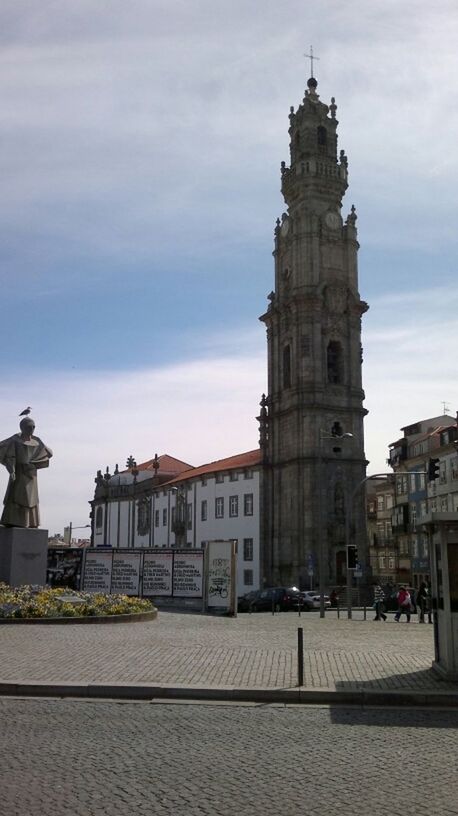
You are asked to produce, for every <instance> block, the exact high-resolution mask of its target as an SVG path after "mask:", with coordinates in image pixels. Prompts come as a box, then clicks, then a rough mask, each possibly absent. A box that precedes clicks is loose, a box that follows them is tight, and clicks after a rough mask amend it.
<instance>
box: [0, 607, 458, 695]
mask: <svg viewBox="0 0 458 816" xmlns="http://www.w3.org/2000/svg"><path fill="white" fill-rule="evenodd" d="M358 615H359V617H360V618H361V617H362V615H361V614H360V613H356V616H358ZM371 617H372V616H371ZM299 626H300V627H302V628H303V631H304V685H303V686H302V687H301V689H298V687H297V629H298V627H299ZM432 629H433V627H432V626H427V625H426V626H419V625H418V623H417V622H416V621H414V620H412V622H411V623H410V624H407V623H400V624H397V623H394V622H393V617H392V616H390V617H389V620H388V622H387V623H381V622H380V623H378V622H377V623H375V622H373V621H372V620H368V621H363V620H361V619H353V620H352V621H348V620H347V619H346V618H343V617H341V618H340V620H337V618H336V615H335V613H334V612H331V613H327V615H326V618H325V619H324V620H320V618H319V616H318V615H317V614H316V613H305V614H303V615H301V617H300V618H299V617H298V616H297V615H295V614H294V613H282V614H279V615H275V616H272V615H271V614H253V615H247V614H246V615H239V617H238V618H236V619H231V618H216V617H209V616H200V615H192V614H179V613H173V612H162V611H160V612H159V615H158V618H157V620H155V621H148V622H145V623H127V624H116V625H108V626H107V625H96V624H95V625H91V626H81V625H75V626H71V625H67V626H58V625H56V626H40V625H37V626H4V627H1V626H0V693H1V694H17V695H20V694H34V695H52V696H61V695H62V696H90V697H98V696H104V697H127V698H144V699H152V698H155V697H168V698H170V697H183V698H188V699H189V698H205V699H222V700H230V699H233V700H236V699H238V700H240V699H244V700H253V701H254V700H258V701H259V700H264V701H279V702H317V703H322V702H328V703H333V702H334V703H340V702H346V703H348V704H350V703H354V704H367V705H369V704H374V705H376V704H377V705H379V704H396V705H398V704H402V705H422V706H423V705H444V706H457V707H458V684H453V683H449V682H445V681H443V680H442V679H440V677H439V676H438V675H437V674H436V673H435V672H434V671H433V670H432V669H431V662H432V660H433V633H432Z"/></svg>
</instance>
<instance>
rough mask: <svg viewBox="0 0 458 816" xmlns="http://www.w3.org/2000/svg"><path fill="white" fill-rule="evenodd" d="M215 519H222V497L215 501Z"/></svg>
mask: <svg viewBox="0 0 458 816" xmlns="http://www.w3.org/2000/svg"><path fill="white" fill-rule="evenodd" d="M215 518H224V498H223V496H218V498H217V499H215Z"/></svg>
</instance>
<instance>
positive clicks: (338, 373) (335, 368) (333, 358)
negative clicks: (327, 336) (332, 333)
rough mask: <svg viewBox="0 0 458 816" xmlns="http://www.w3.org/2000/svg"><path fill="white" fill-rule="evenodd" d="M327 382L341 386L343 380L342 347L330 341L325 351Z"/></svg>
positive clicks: (336, 341) (334, 341)
mask: <svg viewBox="0 0 458 816" xmlns="http://www.w3.org/2000/svg"><path fill="white" fill-rule="evenodd" d="M327 369H328V382H330V383H333V384H334V385H341V384H342V383H343V379H344V372H343V353H342V345H341V343H339V342H338V340H331V341H330V343H329V345H328V350H327Z"/></svg>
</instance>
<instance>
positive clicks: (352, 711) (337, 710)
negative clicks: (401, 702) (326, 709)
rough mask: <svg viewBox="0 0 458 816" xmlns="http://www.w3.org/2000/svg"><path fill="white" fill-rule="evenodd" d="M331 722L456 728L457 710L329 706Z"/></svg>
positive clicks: (457, 726)
mask: <svg viewBox="0 0 458 816" xmlns="http://www.w3.org/2000/svg"><path fill="white" fill-rule="evenodd" d="M330 717H331V722H333V723H334V724H336V725H367V726H376V727H380V726H384V727H386V728H412V727H413V726H414V727H415V728H418V727H420V728H455V729H457V730H458V711H457V710H453V711H450V710H445V709H431V708H428V709H419V708H415V707H414V708H407V707H404V708H402V707H401V708H400V707H393V708H391V707H389V708H388V707H387V706H383V707H381V708H359V707H354V708H347V707H344V706H330Z"/></svg>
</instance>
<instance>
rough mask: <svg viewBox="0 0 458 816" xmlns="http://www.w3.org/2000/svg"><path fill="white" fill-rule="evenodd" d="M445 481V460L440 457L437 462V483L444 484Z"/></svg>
mask: <svg viewBox="0 0 458 816" xmlns="http://www.w3.org/2000/svg"><path fill="white" fill-rule="evenodd" d="M446 481H447V462H446V461H445V460H444V459H442V461H441V462H439V484H445V482H446Z"/></svg>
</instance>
